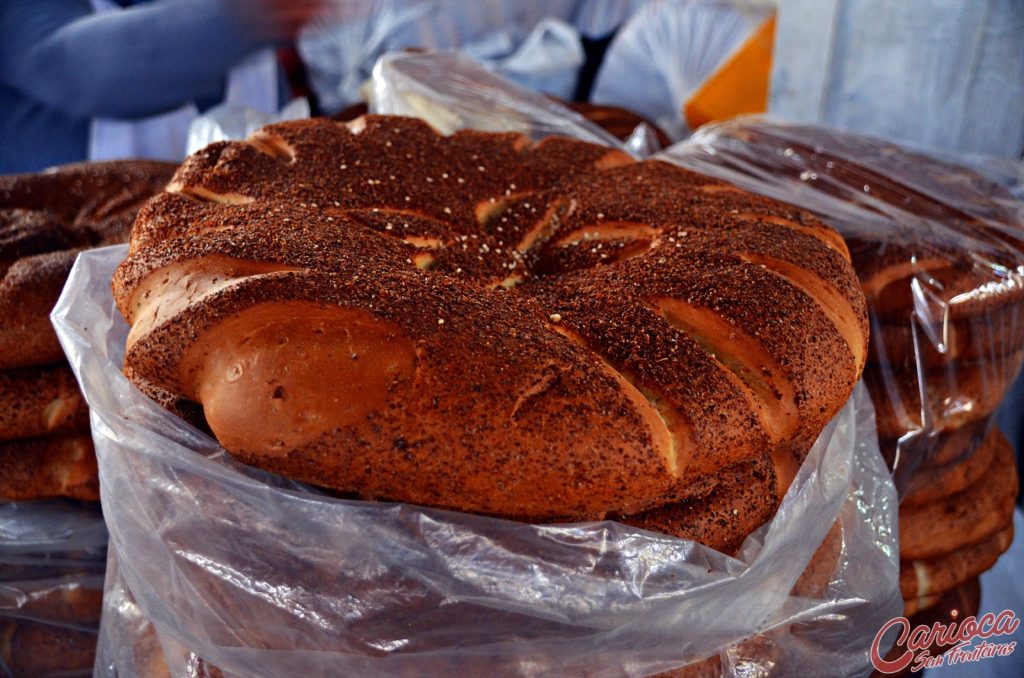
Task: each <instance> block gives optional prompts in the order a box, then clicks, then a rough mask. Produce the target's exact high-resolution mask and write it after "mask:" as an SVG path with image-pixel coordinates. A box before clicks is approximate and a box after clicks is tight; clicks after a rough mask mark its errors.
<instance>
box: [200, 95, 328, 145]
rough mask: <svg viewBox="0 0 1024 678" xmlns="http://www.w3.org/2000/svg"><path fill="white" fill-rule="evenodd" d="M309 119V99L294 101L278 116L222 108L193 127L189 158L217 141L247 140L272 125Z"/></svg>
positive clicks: (231, 106)
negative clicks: (262, 128)
mask: <svg viewBox="0 0 1024 678" xmlns="http://www.w3.org/2000/svg"><path fill="white" fill-rule="evenodd" d="M308 117H309V101H308V100H306V99H305V98H298V99H292V100H291V101H290V102H289V103H288V104H287V105H286V106H285V107H284V108H282V109H281V110H280V111H279V112H278V113H276V114H274V115H268V114H267V113H263V112H261V111H257V110H256V109H254V108H249V107H248V106H241V105H239V104H221V105H220V106H215V107H214V108H211V109H210V110H208V111H207V112H206V113H204V114H203V115H201V116H199V117H198V118H196V119H195V120H193V121H192V124H191V125H189V128H188V155H191V154H193V153H195V152H196V151H198V150H199V149H201V148H205V147H206V146H209V145H210V144H212V143H213V142H215V141H228V140H231V139H245V138H246V137H248V136H249V135H250V134H252V133H253V132H255V131H256V130H258V129H260V128H261V127H265V126H266V125H269V124H271V123H275V122H284V121H285V120H298V119H300V118H308Z"/></svg>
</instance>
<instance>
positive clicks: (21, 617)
mask: <svg viewBox="0 0 1024 678" xmlns="http://www.w3.org/2000/svg"><path fill="white" fill-rule="evenodd" d="M96 583H97V584H99V586H96V587H89V586H84V585H82V584H79V583H67V582H63V581H60V580H56V581H46V580H43V581H39V582H34V587H32V588H34V590H32V588H28V587H24V586H23V585H19V586H17V587H12V588H11V589H10V590H11V591H12V592H13V591H18V592H19V593H27V594H28V595H27V596H24V597H22V598H20V599H18V600H17V601H16V602H14V603H13V608H14V609H13V610H9V615H10V616H8V615H7V614H5V612H8V610H5V611H0V667H2V668H3V669H5V671H4V675H9V676H77V675H90V672H91V671H92V666H93V659H94V657H95V654H96V639H97V635H98V632H99V622H100V613H101V612H102V608H103V588H102V577H101V578H100V579H99V581H98V582H96ZM26 588H28V590H27V591H26ZM4 602H5V605H4V607H5V608H9V607H11V605H9V603H8V601H6V600H5V601H4Z"/></svg>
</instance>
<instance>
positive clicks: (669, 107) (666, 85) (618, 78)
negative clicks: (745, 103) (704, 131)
mask: <svg viewBox="0 0 1024 678" xmlns="http://www.w3.org/2000/svg"><path fill="white" fill-rule="evenodd" d="M755 4H756V3H730V2H723V1H722V0H655V1H654V2H648V3H647V4H646V5H645V6H644V7H643V9H641V10H640V11H638V12H637V13H636V14H635V15H634V16H633V17H631V18H630V20H629V21H628V22H627V23H626V24H625V25H624V26H623V27H622V29H621V30H620V31H619V33H618V34H617V35H616V36H615V39H614V40H613V41H612V44H611V45H610V46H609V47H608V53H607V54H606V55H605V58H604V62H603V63H602V65H601V70H600V71H598V74H597V79H596V80H595V82H594V90H593V93H592V95H591V100H592V101H593V102H594V103H597V104H612V105H616V106H625V107H627V108H630V109H631V110H634V111H636V112H637V113H639V114H641V115H643V116H644V117H646V118H649V119H651V120H653V121H654V122H655V123H656V124H657V125H658V126H659V127H661V128H662V129H663V130H665V131H666V132H667V133H668V134H669V135H670V136H672V137H673V138H676V139H678V138H680V137H681V136H683V135H684V134H686V133H687V131H688V128H687V125H686V121H685V120H684V119H683V105H684V104H685V102H686V101H687V99H689V97H690V95H691V94H693V93H694V91H696V90H697V88H698V87H699V86H700V85H701V84H702V83H703V82H704V81H705V80H706V79H707V78H708V76H710V75H711V74H712V73H714V71H715V69H717V68H718V66H719V65H720V64H721V63H722V62H723V61H725V59H726V58H727V57H728V56H729V55H730V54H732V53H733V52H734V51H735V50H736V48H737V47H739V46H740V44H741V43H742V42H743V40H745V39H746V38H747V37H748V36H749V35H750V34H751V33H752V32H753V31H754V30H755V29H756V28H757V26H758V24H759V23H760V22H761V21H763V20H764V18H765V17H766V16H767V14H768V13H767V11H765V10H764V9H760V8H756V7H754V6H753V5H755ZM737 5H738V6H737ZM638 84H642V86H638Z"/></svg>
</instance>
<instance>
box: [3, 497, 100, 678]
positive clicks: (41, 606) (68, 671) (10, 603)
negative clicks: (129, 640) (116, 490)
mask: <svg viewBox="0 0 1024 678" xmlns="http://www.w3.org/2000/svg"><path fill="white" fill-rule="evenodd" d="M106 548H107V531H106V528H105V526H104V524H103V516H102V514H101V513H100V509H99V506H98V505H92V504H84V503H78V502H71V501H63V500H61V501H39V502H10V503H4V504H0V638H2V639H3V641H2V642H0V676H4V677H8V676H14V677H20V676H33V677H39V678H43V677H44V676H58V675H59V676H90V675H92V664H93V653H94V651H95V648H96V640H97V634H98V632H99V623H100V608H101V598H102V595H103V583H104V578H103V570H104V566H105V562H106Z"/></svg>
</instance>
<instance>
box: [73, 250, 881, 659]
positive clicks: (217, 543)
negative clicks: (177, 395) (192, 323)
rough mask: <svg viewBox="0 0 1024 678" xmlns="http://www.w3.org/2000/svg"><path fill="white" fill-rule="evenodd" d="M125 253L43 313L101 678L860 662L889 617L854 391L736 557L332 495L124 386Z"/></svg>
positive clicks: (877, 497) (865, 411)
mask: <svg viewBox="0 0 1024 678" xmlns="http://www.w3.org/2000/svg"><path fill="white" fill-rule="evenodd" d="M125 254H126V251H125V248H124V247H113V248H107V249H104V250H98V251H93V252H88V253H84V254H83V255H82V256H81V257H80V258H79V260H78V263H77V264H76V267H75V269H74V270H73V271H72V275H71V279H70V281H69V285H68V287H67V288H66V290H65V294H64V296H63V297H62V299H61V302H60V303H59V305H58V307H57V309H55V312H54V321H55V324H56V326H57V328H58V332H59V334H60V336H61V338H62V342H63V344H64V346H65V349H66V351H67V352H68V354H69V357H70V362H71V364H72V366H73V368H74V369H75V371H76V374H77V375H78V377H79V379H80V381H81V383H82V386H83V391H84V393H85V395H86V398H87V399H88V401H89V405H90V408H91V411H92V421H93V433H94V437H95V440H96V445H97V454H98V458H99V462H100V472H101V493H102V495H103V500H104V505H105V508H106V519H107V522H108V525H109V528H110V532H111V543H112V555H111V560H112V561H116V566H115V567H112V568H111V570H110V572H111V577H110V580H109V581H108V582H107V598H106V609H105V614H104V618H103V619H104V621H103V626H104V628H103V635H102V641H101V648H100V656H101V661H100V662H99V663H98V665H97V669H98V675H111V676H112V675H123V674H125V673H127V674H131V673H134V672H137V671H139V670H140V669H139V667H141V666H151V664H150V662H157V663H158V664H159V662H160V660H163V661H166V662H167V668H168V669H169V671H170V674H171V675H190V674H189V673H188V672H190V671H195V670H197V668H196V667H197V666H199V665H205V666H207V667H209V666H215V667H218V668H219V669H220V670H222V671H223V672H224V675H245V676H274V675H295V674H300V673H305V674H309V675H332V674H348V673H356V672H359V673H363V674H366V675H425V674H426V675H429V674H433V675H441V674H451V673H455V672H466V671H468V672H470V673H472V674H475V675H478V674H483V673H486V674H488V675H522V674H538V673H548V674H551V673H563V674H564V673H587V674H588V675H620V674H621V673H623V672H628V673H631V674H635V675H647V674H654V673H658V672H663V671H669V670H673V669H677V668H679V667H681V666H684V665H687V664H691V663H695V662H704V663H705V664H704V668H706V669H707V670H709V671H711V672H712V675H718V674H722V675H738V674H740V673H744V672H746V671H749V670H750V668H751V667H753V666H758V667H763V668H766V669H767V668H770V667H772V666H776V667H781V666H787V665H788V666H791V667H792V666H800V667H802V668H806V667H815V666H816V667H818V668H819V669H820V670H821V671H826V670H832V669H834V668H835V667H837V666H841V667H844V670H845V671H846V672H856V671H859V670H863V669H864V668H865V667H866V666H867V665H868V654H867V652H868V647H869V645H870V642H871V639H872V637H873V636H874V634H875V632H876V630H877V629H878V627H879V626H880V625H881V624H882V623H884V622H885V621H886V620H887V619H889V618H890V617H892V616H893V615H894V614H895V613H896V612H898V611H899V606H900V600H899V595H898V589H897V586H896V569H895V568H896V562H895V559H894V555H895V543H894V539H895V534H894V531H895V524H894V516H895V494H894V492H893V489H892V484H891V482H890V480H889V476H888V472H887V470H886V469H885V466H884V463H883V461H882V459H881V457H880V455H879V454H878V450H877V443H876V442H875V438H874V421H873V415H872V407H871V404H870V402H869V400H868V399H867V397H866V395H865V394H864V392H863V390H861V389H858V390H857V391H856V393H855V397H854V398H853V399H852V400H851V402H850V403H849V404H848V405H847V406H846V407H845V408H844V409H843V410H842V411H841V412H840V413H839V414H838V415H837V416H836V417H835V419H834V420H833V421H832V422H831V423H830V424H829V426H828V427H827V428H826V430H825V432H824V433H823V434H822V435H821V437H820V438H819V440H818V441H817V443H816V444H815V445H814V446H813V448H812V449H811V450H810V452H809V454H808V456H807V459H806V460H805V462H804V464H803V465H802V466H801V468H800V469H799V472H798V473H797V475H796V477H795V478H794V480H793V482H792V484H791V485H790V489H789V491H788V493H787V494H786V496H785V497H784V498H783V500H782V503H781V505H780V506H779V509H778V511H777V513H776V514H775V516H774V518H773V519H772V520H771V521H770V522H768V523H767V524H766V525H764V526H763V527H762V528H760V529H758V530H756V531H755V532H753V533H752V534H751V535H750V536H749V537H748V538H747V539H746V540H745V541H744V542H743V544H742V545H741V546H740V548H739V549H738V550H737V551H736V553H735V555H733V556H727V555H725V554H723V553H720V552H717V551H714V550H712V549H710V548H707V547H704V546H702V545H700V544H697V543H694V542H692V541H687V540H682V539H678V538H675V537H670V536H667V535H664V534H656V533H653V532H648V531H645V530H642V529H639V528H636V527H628V526H625V525H623V524H620V523H615V522H608V521H603V522H602V521H599V522H588V523H579V524H540V525H536V524H527V523H521V522H515V521H508V520H502V519H498V518H490V517H485V516H479V515H472V514H465V513H458V512H450V511H444V510H439V509H430V508H423V507H417V506H414V505H409V504H396V503H385V502H367V501H357V500H348V499H339V498H334V497H331V496H328V495H326V494H323V493H321V492H318V491H316V490H313V489H310V488H309V487H307V486H304V485H299V484H297V483H294V482H291V481H287V480H284V479H282V478H281V477H279V476H276V475H271V474H268V473H266V472H263V471H260V470H257V469H255V468H253V467H250V466H247V465H244V464H242V463H240V462H238V461H236V460H235V459H234V458H233V457H231V456H230V455H228V454H226V453H225V452H224V450H223V449H222V448H221V447H220V446H219V445H218V443H217V442H216V441H214V440H213V439H212V438H210V437H209V436H208V435H206V434H204V433H202V432H200V431H199V430H197V429H196V428H194V427H192V426H191V425H189V424H187V423H185V422H184V421H183V420H182V419H180V418H178V417H177V416H175V415H174V414H172V413H170V412H168V411H167V410H165V409H163V408H161V407H160V406H158V405H157V404H156V403H155V402H153V401H152V400H150V399H149V398H147V397H146V396H144V395H143V394H142V393H141V392H140V391H139V390H138V389H136V388H135V387H134V386H133V385H132V384H131V383H130V382H129V381H128V379H127V378H126V377H125V376H124V375H123V374H122V372H121V365H122V364H123V361H124V347H125V339H126V336H127V334H128V329H129V328H128V326H127V325H126V323H125V322H124V320H123V319H122V318H121V316H120V314H119V313H118V311H117V309H116V308H115V305H114V300H113V298H112V295H111V290H110V282H109V281H110V279H111V276H112V275H113V272H114V269H115V268H116V266H117V265H118V263H119V262H120V261H121V260H122V259H123V258H124V256H125ZM823 544H824V545H823ZM150 624H151V626H150ZM154 639H156V640H154ZM161 649H162V654H163V655H164V657H162V658H157V659H154V658H153V654H154V653H157V654H160V652H159V650H161ZM709 658H710V659H709Z"/></svg>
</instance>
